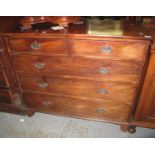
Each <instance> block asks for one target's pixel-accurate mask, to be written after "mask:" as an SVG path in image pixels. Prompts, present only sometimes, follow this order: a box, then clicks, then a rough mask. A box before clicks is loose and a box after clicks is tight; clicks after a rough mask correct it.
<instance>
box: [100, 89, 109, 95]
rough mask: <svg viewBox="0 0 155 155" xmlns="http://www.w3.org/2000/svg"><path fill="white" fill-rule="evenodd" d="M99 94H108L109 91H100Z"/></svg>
mask: <svg viewBox="0 0 155 155" xmlns="http://www.w3.org/2000/svg"><path fill="white" fill-rule="evenodd" d="M98 93H99V94H108V91H107V90H106V89H100V90H99V91H98Z"/></svg>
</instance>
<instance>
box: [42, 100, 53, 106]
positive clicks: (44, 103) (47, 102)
mask: <svg viewBox="0 0 155 155" xmlns="http://www.w3.org/2000/svg"><path fill="white" fill-rule="evenodd" d="M42 104H43V105H44V106H49V105H51V104H52V102H51V101H43V102H42Z"/></svg>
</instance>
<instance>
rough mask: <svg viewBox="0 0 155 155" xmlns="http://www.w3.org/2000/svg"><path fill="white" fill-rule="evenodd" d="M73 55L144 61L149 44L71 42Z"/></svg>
mask: <svg viewBox="0 0 155 155" xmlns="http://www.w3.org/2000/svg"><path fill="white" fill-rule="evenodd" d="M69 45H70V49H71V51H72V53H73V55H76V56H87V57H95V58H98V59H110V60H132V61H142V60H143V58H144V56H145V53H146V48H148V44H145V43H144V42H136V43H135V42H118V41H115V42H114V41H91V40H70V41H69Z"/></svg>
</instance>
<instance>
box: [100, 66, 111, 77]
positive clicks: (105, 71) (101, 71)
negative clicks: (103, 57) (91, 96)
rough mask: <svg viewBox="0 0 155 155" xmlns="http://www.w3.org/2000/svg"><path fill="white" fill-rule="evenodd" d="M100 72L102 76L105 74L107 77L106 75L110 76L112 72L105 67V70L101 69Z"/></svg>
mask: <svg viewBox="0 0 155 155" xmlns="http://www.w3.org/2000/svg"><path fill="white" fill-rule="evenodd" d="M99 72H100V74H104V75H105V74H110V72H111V71H110V69H108V68H104V67H103V68H100V69H99Z"/></svg>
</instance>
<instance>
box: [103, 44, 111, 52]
mask: <svg viewBox="0 0 155 155" xmlns="http://www.w3.org/2000/svg"><path fill="white" fill-rule="evenodd" d="M101 52H103V53H111V52H112V48H111V47H110V46H105V47H102V49H101Z"/></svg>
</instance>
